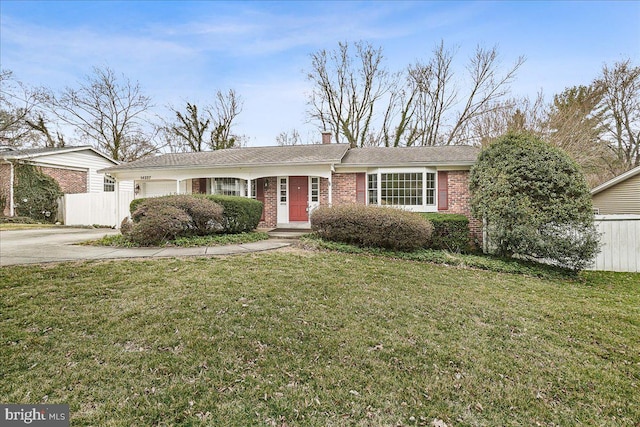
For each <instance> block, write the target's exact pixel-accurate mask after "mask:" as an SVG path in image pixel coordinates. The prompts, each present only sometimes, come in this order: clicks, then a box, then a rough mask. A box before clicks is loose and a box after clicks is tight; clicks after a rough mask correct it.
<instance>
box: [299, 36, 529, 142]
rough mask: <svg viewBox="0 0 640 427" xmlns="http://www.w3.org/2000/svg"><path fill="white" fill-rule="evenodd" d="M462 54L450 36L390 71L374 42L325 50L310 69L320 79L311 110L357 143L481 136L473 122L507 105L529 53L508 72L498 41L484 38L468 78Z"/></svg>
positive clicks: (312, 77)
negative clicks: (457, 67)
mask: <svg viewBox="0 0 640 427" xmlns="http://www.w3.org/2000/svg"><path fill="white" fill-rule="evenodd" d="M454 57H455V54H454V52H453V50H452V49H449V48H447V47H446V46H445V44H444V42H443V41H442V42H440V44H438V45H437V46H436V47H435V49H434V51H433V55H432V57H431V59H429V60H428V61H427V62H417V63H415V64H413V65H411V66H409V67H407V69H406V70H405V71H403V72H400V73H395V74H390V73H389V72H388V71H387V69H386V68H384V66H383V64H382V61H383V56H382V51H381V49H379V48H378V49H374V48H373V47H372V46H371V45H370V44H365V43H362V42H360V43H356V44H355V52H353V50H350V49H349V45H348V44H347V43H340V44H339V47H338V49H337V50H335V51H330V52H327V51H325V50H321V51H319V52H317V53H315V54H313V55H312V56H311V59H312V66H311V71H310V72H308V73H307V77H308V79H309V80H310V81H311V82H312V83H313V86H314V89H313V92H312V93H311V95H310V99H309V105H310V107H311V109H310V117H311V119H313V120H315V121H317V122H318V123H319V124H320V126H321V127H322V128H323V129H329V130H331V131H332V132H333V133H334V134H335V137H336V141H338V142H341V138H344V139H345V140H346V142H348V143H349V144H350V145H351V146H352V147H355V146H364V145H385V146H399V145H407V146H410V145H449V144H470V143H478V142H479V141H477V140H472V139H469V136H470V135H471V132H470V127H471V126H472V124H473V123H474V122H476V121H477V120H478V119H479V118H480V117H481V116H482V115H484V114H487V113H488V112H491V111H492V110H491V109H492V108H499V107H500V105H501V104H500V102H499V101H503V100H504V98H505V96H506V95H507V94H508V92H509V86H510V84H511V82H512V81H513V79H514V78H515V75H516V72H517V70H518V69H519V68H520V66H521V65H522V64H523V63H524V58H522V57H520V58H518V59H517V60H516V61H515V63H514V64H513V65H512V66H511V67H509V68H507V69H506V70H505V71H504V72H503V73H501V72H500V69H501V67H500V60H499V55H498V51H497V48H496V47H493V48H491V49H485V48H482V47H480V46H478V47H477V48H476V50H475V52H474V54H473V55H472V57H471V58H470V59H469V62H468V64H467V67H466V68H467V76H466V79H457V78H456V77H457V76H456V73H455V72H454V69H453V59H454ZM385 103H386V104H385ZM381 105H382V109H381ZM385 107H386V108H385ZM377 114H379V115H377ZM376 126H377V127H378V128H379V130H378V131H376Z"/></svg>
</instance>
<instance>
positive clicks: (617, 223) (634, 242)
mask: <svg viewBox="0 0 640 427" xmlns="http://www.w3.org/2000/svg"><path fill="white" fill-rule="evenodd" d="M596 225H597V227H598V231H599V232H600V233H601V237H600V243H601V245H602V248H601V252H600V253H599V254H598V256H597V257H596V260H595V263H594V265H593V267H592V268H591V270H604V271H629V272H634V273H638V272H640V215H596Z"/></svg>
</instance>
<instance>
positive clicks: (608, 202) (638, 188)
mask: <svg viewBox="0 0 640 427" xmlns="http://www.w3.org/2000/svg"><path fill="white" fill-rule="evenodd" d="M591 196H592V200H593V208H594V210H595V211H596V214H600V215H610V214H635V215H640V166H638V167H636V168H634V169H631V170H630V171H627V172H625V173H623V174H621V175H618V176H617V177H615V178H613V179H611V180H609V181H607V182H605V183H604V184H601V185H599V186H597V187H595V188H594V189H593V190H591Z"/></svg>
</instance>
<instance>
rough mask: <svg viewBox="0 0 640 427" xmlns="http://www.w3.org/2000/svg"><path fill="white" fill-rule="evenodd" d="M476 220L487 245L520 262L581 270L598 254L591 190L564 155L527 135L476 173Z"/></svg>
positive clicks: (490, 156) (487, 156)
mask: <svg viewBox="0 0 640 427" xmlns="http://www.w3.org/2000/svg"><path fill="white" fill-rule="evenodd" d="M469 188H470V190H471V207H472V212H473V215H474V216H475V217H477V218H483V219H484V220H485V221H486V224H487V227H486V230H487V235H488V243H489V246H490V248H492V249H494V250H495V252H496V253H497V254H498V255H501V256H518V257H525V258H529V259H531V258H532V259H536V260H540V261H543V262H551V263H555V264H556V265H559V266H562V267H567V268H571V269H573V270H581V269H582V268H584V267H586V266H587V265H589V264H590V263H591V261H592V259H593V258H594V257H595V255H596V254H597V253H598V250H599V249H598V240H599V238H598V233H597V231H596V228H595V226H594V216H593V210H592V207H591V194H590V192H589V186H588V185H587V182H586V180H585V178H584V175H583V174H582V172H581V171H580V168H579V166H578V165H577V163H576V162H575V161H573V160H572V159H571V158H570V157H569V156H568V155H567V154H566V153H565V152H563V151H562V150H560V149H559V148H557V147H554V146H552V145H551V144H548V143H546V142H544V141H542V140H541V139H539V138H537V137H535V136H533V135H530V134H526V133H507V134H506V135H504V136H503V137H501V138H500V139H498V140H497V141H496V142H494V143H492V144H491V145H490V146H489V147H488V148H486V149H484V150H483V151H482V152H481V153H480V156H479V157H478V161H477V163H476V164H475V166H474V167H473V168H472V169H471V176H470V185H469Z"/></svg>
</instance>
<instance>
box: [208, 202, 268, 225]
mask: <svg viewBox="0 0 640 427" xmlns="http://www.w3.org/2000/svg"><path fill="white" fill-rule="evenodd" d="M205 197H206V198H207V199H209V200H212V201H214V202H216V203H217V204H219V205H221V206H222V207H223V208H224V212H223V215H224V222H223V226H224V230H223V232H224V233H228V234H237V233H246V232H248V231H253V230H255V229H256V228H257V227H258V223H259V222H260V217H261V216H262V202H260V201H258V200H255V199H249V198H247V197H238V196H220V195H213V194H212V195H207V196H205Z"/></svg>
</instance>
